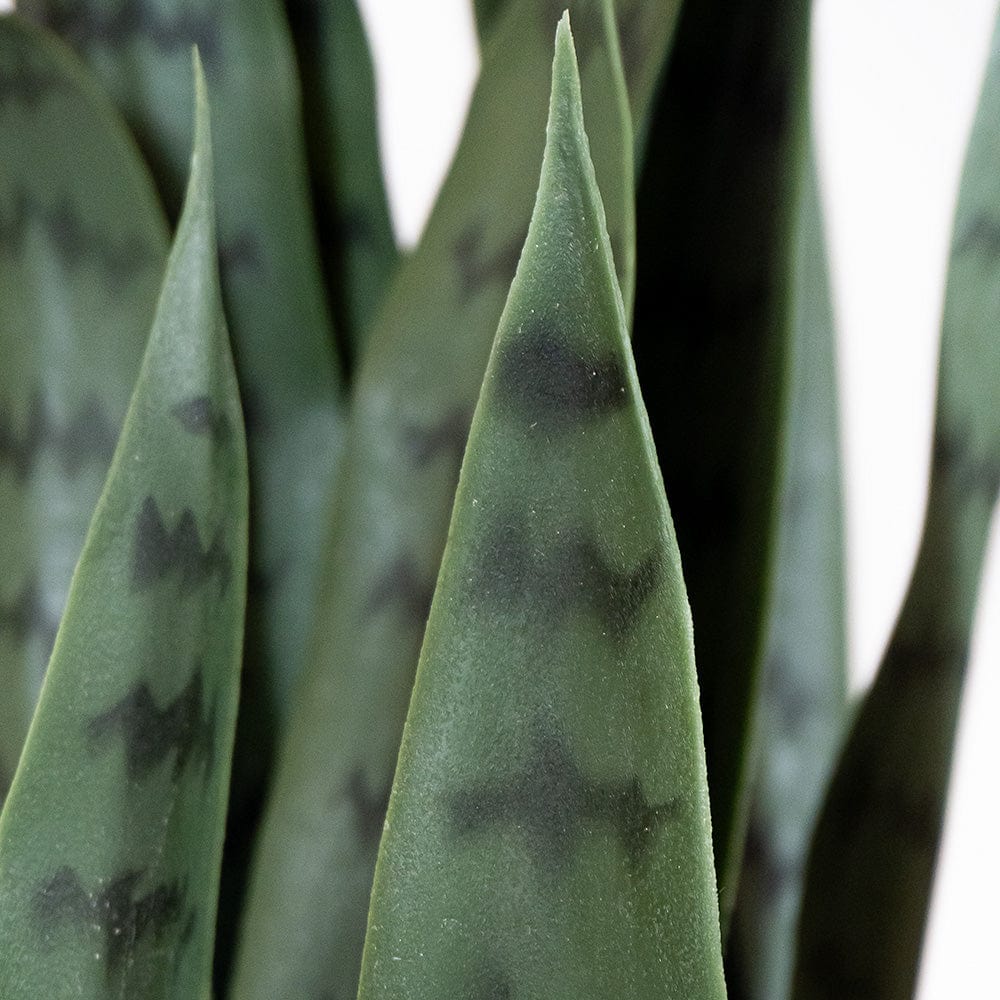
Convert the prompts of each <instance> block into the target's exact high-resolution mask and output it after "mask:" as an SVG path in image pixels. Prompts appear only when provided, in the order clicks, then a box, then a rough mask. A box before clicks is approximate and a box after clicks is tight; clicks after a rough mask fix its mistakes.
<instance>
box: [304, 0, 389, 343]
mask: <svg viewBox="0 0 1000 1000" xmlns="http://www.w3.org/2000/svg"><path fill="white" fill-rule="evenodd" d="M285 8H286V9H287V11H288V17H289V21H290V23H291V27H292V36H293V38H294V40H295V48H296V51H297V52H298V57H299V69H300V71H301V75H302V100H303V108H304V112H305V134H306V146H307V148H308V151H309V166H310V170H311V173H312V178H313V195H314V201H315V204H316V214H317V222H318V224H319V234H320V246H321V249H322V252H323V257H324V262H325V265H326V268H325V269H326V280H327V287H328V288H329V289H330V291H331V295H330V301H331V305H332V307H333V310H334V318H335V320H336V327H337V335H338V337H339V338H340V340H341V343H342V344H343V345H344V349H345V350H346V351H347V352H348V353H349V354H351V355H352V356H355V357H356V356H357V355H358V354H359V353H360V351H361V350H362V349H363V346H364V340H363V338H364V337H365V336H366V335H367V332H368V325H369V324H370V322H371V321H372V319H373V317H374V313H375V310H376V308H377V307H378V304H379V302H380V301H381V298H382V295H383V293H384V292H385V290H386V287H387V286H388V284H389V279H390V278H391V277H392V274H393V272H394V270H395V268H396V264H397V263H398V258H399V252H398V250H397V249H396V242H395V238H394V236H393V233H392V222H391V220H390V217H389V203H388V201H387V199H386V192H385V184H384V183H383V179H382V165H381V160H380V157H379V147H378V133H377V129H376V115H375V110H376V109H375V74H374V71H373V69H372V61H371V55H370V53H369V51H368V41H367V38H366V37H365V29H364V25H363V24H362V23H361V17H360V16H359V14H358V8H357V2H356V0H285Z"/></svg>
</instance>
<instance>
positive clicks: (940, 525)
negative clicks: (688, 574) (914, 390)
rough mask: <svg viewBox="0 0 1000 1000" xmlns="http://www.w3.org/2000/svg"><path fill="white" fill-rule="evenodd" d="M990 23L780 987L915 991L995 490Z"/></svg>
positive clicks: (994, 109) (885, 998)
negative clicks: (907, 492) (921, 396)
mask: <svg viewBox="0 0 1000 1000" xmlns="http://www.w3.org/2000/svg"><path fill="white" fill-rule="evenodd" d="M998 122H1000V27H998V28H997V31H996V33H995V35H994V38H993V47H992V54H991V57H990V63H989V67H988V69H987V75H986V83H985V86H984V90H983V94H982V97H981V99H980V105H979V110H978V113H977V117H976V122H975V125H974V127H973V133H972V140H971V143H970V146H969V151H968V153H967V156H966V162H965V170H964V174H963V178H962V186H961V190H960V192H959V198H958V209H957V213H956V217H955V226H954V232H953V237H952V246H951V261H950V265H949V274H948V286H947V292H946V297H945V306H944V317H943V320H942V334H941V363H940V370H939V374H938V400H937V415H936V421H935V427H934V447H933V456H932V460H931V479H930V494H929V498H928V502H927V513H926V517H925V522H924V530H923V537H922V539H921V542H920V548H919V551H918V553H917V560H916V565H915V567H914V570H913V575H912V577H911V580H910V586H909V589H908V591H907V594H906V598H905V600H904V602H903V607H902V610H901V612H900V615H899V619H898V621H897V623H896V627H895V629H894V631H893V634H892V637H891V639H890V640H889V645H888V647H887V649H886V652H885V656H884V657H883V660H882V664H881V666H880V667H879V671H878V674H877V676H876V679H875V683H874V685H873V686H872V688H871V690H870V692H869V693H868V695H867V697H866V698H865V701H864V703H863V705H862V707H861V710H860V712H859V715H858V717H857V718H856V720H855V723H854V726H853V727H852V731H851V733H850V736H849V738H848V742H847V745H846V747H845V750H844V752H843V754H842V756H841V759H840V761H839V763H838V766H837V770H836V773H835V775H834V778H833V782H832V784H831V787H830V790H829V792H828V793H827V797H826V801H825V803H824V805H823V810H822V813H821V816H820V820H819V824H818V826H817V831H816V836H815V839H814V842H813V846H812V851H811V854H810V859H809V874H808V879H807V885H806V893H805V899H804V902H803V916H802V924H801V928H800V942H799V949H800V950H799V958H798V965H797V969H796V974H795V986H794V991H793V995H794V996H795V997H796V998H800V1000H813V998H821V997H822V998H827V997H829V998H833V997H836V998H838V1000H841V998H843V997H845V996H863V997H865V998H866V1000H897V998H903V997H910V996H912V995H913V990H914V984H915V982H916V975H917V967H918V960H919V956H920V945H921V940H922V937H923V931H924V924H925V921H926V917H927V904H928V899H929V896H930V891H931V880H932V876H933V871H934V860H935V857H936V855H937V848H938V842H939V840H940V837H941V821H942V815H943V812H944V804H945V797H946V792H947V786H948V773H949V770H950V767H951V756H952V748H953V743H954V737H955V725H956V721H957V716H958V709H959V702H960V698H961V692H962V683H963V681H964V678H965V667H966V662H967V659H968V647H969V634H970V631H971V629H972V619H973V614H974V611H975V604H976V593H977V590H978V586H979V578H980V574H981V571H982V565H983V558H984V555H985V550H986V542H987V537H988V535H989V527H990V519H991V516H992V514H993V512H994V509H995V507H996V502H997V494H998V491H1000V341H998V339H997V329H998V326H1000V129H998V125H997V123H998Z"/></svg>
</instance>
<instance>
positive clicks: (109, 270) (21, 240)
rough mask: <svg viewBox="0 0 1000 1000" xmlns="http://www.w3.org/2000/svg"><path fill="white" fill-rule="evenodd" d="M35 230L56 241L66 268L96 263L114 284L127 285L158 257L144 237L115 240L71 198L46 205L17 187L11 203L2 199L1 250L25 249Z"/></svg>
mask: <svg viewBox="0 0 1000 1000" xmlns="http://www.w3.org/2000/svg"><path fill="white" fill-rule="evenodd" d="M32 229H34V230H37V231H38V232H40V233H41V234H42V235H44V237H45V238H46V239H47V240H48V241H49V242H50V243H51V244H52V246H53V248H54V249H55V251H56V254H57V255H58V256H59V259H60V260H61V261H62V263H63V265H64V266H65V267H66V268H68V269H74V268H77V267H80V266H82V265H83V264H86V263H91V264H95V265H96V266H97V267H99V268H100V269H101V271H102V272H103V273H104V276H105V278H106V280H107V281H108V283H109V285H110V286H111V287H120V286H121V285H123V284H125V283H126V282H127V281H129V280H130V279H131V278H133V277H134V276H135V275H137V274H139V273H140V272H142V271H143V270H145V269H146V268H147V267H149V266H150V264H152V263H153V262H154V260H155V259H156V257H155V255H154V254H153V253H152V252H151V250H150V248H149V247H148V246H147V245H146V244H145V243H144V242H143V241H142V240H140V239H138V238H136V237H124V238H122V239H121V240H114V239H112V238H111V237H110V236H109V235H108V234H107V233H105V232H103V231H102V230H100V229H97V228H96V227H95V226H93V225H91V224H90V223H89V222H87V221H86V220H84V219H83V218H82V217H81V216H80V214H79V213H78V212H77V210H76V208H75V207H74V206H73V205H72V204H70V202H68V201H62V202H59V203H58V204H55V205H46V204H43V203H42V202H41V201H40V200H39V199H38V198H36V197H35V195H34V194H32V193H31V192H30V191H27V190H25V189H23V188H21V189H18V190H15V191H14V192H13V195H12V197H11V199H10V202H9V203H8V202H6V200H5V201H4V202H0V249H5V250H9V251H12V252H15V253H19V252H21V251H22V250H23V248H24V245H25V241H26V238H27V235H28V232H29V231H30V230H32Z"/></svg>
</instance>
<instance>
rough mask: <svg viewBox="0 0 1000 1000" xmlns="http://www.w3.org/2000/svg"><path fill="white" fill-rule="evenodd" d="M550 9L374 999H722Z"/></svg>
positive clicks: (692, 704)
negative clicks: (509, 267) (519, 223)
mask: <svg viewBox="0 0 1000 1000" xmlns="http://www.w3.org/2000/svg"><path fill="white" fill-rule="evenodd" d="M604 224H605V219H604V212H603V209H602V206H601V201H600V195H599V194H598V191H597V183H596V178H595V175H594V171H593V167H592V165H591V162H590V158H589V155H588V146H587V139H586V135H585V134H584V130H583V116H582V108H581V101H580V90H579V79H578V77H577V73H576V61H575V57H574V50H573V44H572V40H571V36H570V31H569V24H568V18H564V19H563V21H562V23H561V24H560V26H559V32H558V35H557V38H556V55H555V62H554V65H553V83H552V101H551V111H550V118H549V125H548V141H547V145H546V152H545V160H544V163H543V166H542V176H541V181H540V185H539V192H538V200H537V203H536V207H535V211H534V215H533V217H532V221H531V225H530V228H529V229H528V234H527V241H526V243H525V249H524V253H523V254H522V256H521V260H520V263H519V265H518V270H517V276H516V277H515V279H514V283H513V285H512V287H511V291H510V297H509V299H508V301H507V305H506V308H505V310H504V313H503V318H502V319H501V321H500V329H499V332H498V333H497V338H496V343H495V345H494V349H493V353H492V357H491V360H490V363H489V367H488V369H487V373H486V379H485V382H484V385H483V390H482V395H481V396H480V399H479V404H478V407H477V410H476V415H475V418H474V420H473V424H472V430H471V433H470V439H469V445H468V448H467V450H466V453H465V459H464V462H463V465H462V475H461V480H460V483H459V487H458V494H457V498H456V502H455V511H454V515H453V518H452V522H451V528H450V531H449V542H448V548H447V550H446V552H445V556H444V561H443V564H442V568H441V574H440V576H439V578H438V584H437V589H436V591H435V595H434V602H433V605H432V608H431V613H430V619H429V621H428V624H427V632H426V637H425V640H424V645H423V650H422V652H421V657H420V666H419V669H418V672H417V679H416V684H415V687H414V691H413V700H412V702H411V704H410V711H409V714H408V717H407V722H406V731H405V734H404V737H403V745H402V748H401V751H400V759H399V766H398V769H397V772H396V781H395V784H394V787H393V793H392V799H391V801H390V806H389V813H388V816H387V818H386V824H385V835H384V837H383V840H382V846H381V849H380V852H379V860H378V868H377V874H376V879H375V887H374V890H373V892H372V906H371V914H370V918H369V927H368V935H367V939H366V943H365V958H364V966H363V969H362V977H361V987H360V991H359V998H360V1000H388V998H397V997H401V996H406V997H408V998H411V1000H424V998H427V1000H437V998H439V997H445V996H448V997H473V998H477V1000H478V998H483V1000H485V998H493V997H512V996H526V997H527V996H545V997H551V998H567V1000H569V998H572V1000H585V998H591V997H592V998H601V1000H603V998H605V997H610V996H629V997H633V998H636V1000H639V998H650V1000H653V998H657V1000H665V998H673V1000H690V998H692V997H698V998H699V1000H711V998H723V997H725V984H724V982H723V976H722V960H721V952H720V943H719V925H718V906H717V900H716V894H715V878H714V869H713V864H712V856H711V834H710V821H709V806H708V788H707V783H706V776H705V763H704V746H703V744H702V740H701V728H700V720H699V714H698V695H697V682H696V679H695V670H694V658H693V646H692V633H691V620H690V612H689V610H688V607H687V601H686V598H685V594H684V585H683V580H682V577H681V570H680V558H679V554H678V551H677V547H676V541H675V538H674V533H673V528H672V526H671V523H670V515H669V512H668V510H667V504H666V498H665V496H664V493H663V485H662V480H661V478H660V475H659V472H658V470H657V467H656V459H655V452H654V448H653V443H652V438H651V436H650V433H649V425H648V422H647V420H646V417H645V413H644V411H643V409H642V403H641V400H640V398H639V390H638V383H637V379H636V376H635V369H634V367H633V364H632V359H631V355H630V351H629V346H628V333H627V327H626V321H625V312H624V309H623V303H622V299H621V295H620V293H619V290H618V286H617V282H616V280H615V274H614V266H613V263H612V258H611V253H610V243H609V241H608V237H607V232H606V230H605V225H604Z"/></svg>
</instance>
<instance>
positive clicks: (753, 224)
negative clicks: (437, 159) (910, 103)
mask: <svg viewBox="0 0 1000 1000" xmlns="http://www.w3.org/2000/svg"><path fill="white" fill-rule="evenodd" d="M18 6H19V11H18V14H17V15H11V16H5V17H3V18H2V19H0V149H2V151H3V155H2V157H0V264H2V266H0V338H2V344H3V353H4V359H5V363H4V366H3V369H2V370H0V511H2V513H3V517H2V519H0V524H2V527H0V556H2V560H3V565H4V568H5V572H4V574H3V578H2V579H0V795H2V796H5V801H4V806H3V812H2V814H0V995H2V996H3V997H4V998H5V1000H8V998H9V1000H29V998H30V1000H37V998H39V997H46V998H54V1000H59V998H62V997H67V998H68V997H91V998H95V1000H96V998H111V997H118V998H121V997H143V998H149V1000H158V998H170V1000H195V998H199V1000H200V998H204V997H208V996H210V995H213V993H214V995H217V996H220V997H222V996H226V997H231V998H233V1000H274V998H276V997H281V998H284V997H288V998H290V1000H300V998H301V1000H329V998H337V1000H346V998H348V997H353V996H355V995H357V996H359V997H360V998H361V1000H376V998H390V997H391V998H399V997H401V996H405V997H409V998H414V1000H415V998H424V997H426V998H428V1000H431V998H434V1000H438V998H440V997H442V996H459V997H468V998H471V1000H501V998H503V1000H517V998H521V997H525V998H527V997H535V996H546V997H553V996H555V997H566V998H572V1000H578V998H580V997H605V996H618V995H624V996H629V997H634V998H637V1000H638V998H646V997H649V998H652V997H656V998H664V997H666V998H677V1000H682V998H683V1000H689V998H692V997H698V998H706V1000H709V998H723V997H725V996H726V995H727V990H728V994H729V995H730V996H733V997H746V998H753V1000H782V998H793V997H794V998H795V1000H810V998H821V997H822V998H825V997H830V998H834V997H836V998H844V997H865V998H886V1000H890V998H902V997H907V996H910V995H911V994H912V990H913V982H914V977H915V972H916V966H917V960H918V955H919V948H920V940H921V936H922V931H923V924H924V919H925V913H926V906H927V899H928V895H929V888H930V883H931V877H932V871H933V861H934V856H935V852H936V847H937V842H938V839H939V837H940V829H941V815H942V808H943V801H944V794H945V789H946V785H947V776H948V769H949V763H950V754H951V746H952V741H953V734H954V727H955V716H956V713H957V706H958V700H959V696H960V692H961V684H962V678H963V672H964V666H965V661H966V651H967V645H968V635H969V630H970V628H971V620H972V614H973V611H974V606H975V595H976V588H977V582H978V577H979V573H980V569H981V562H982V558H983V552H984V549H985V543H986V534H987V529H988V526H989V519H990V516H991V514H992V511H993V509H994V507H995V505H996V500H997V494H998V490H1000V412H998V410H1000V405H998V401H1000V349H998V346H997V343H996V337H995V329H996V322H997V319H998V317H1000V236H998V234H1000V171H998V170H997V169H996V168H997V165H998V163H1000V132H998V131H997V126H996V123H997V122H998V121H1000V36H998V40H997V41H996V42H995V44H994V49H993V55H992V59H991V62H990V67H989V70H988V75H987V81H986V85H985V89H984V94H983V98H982V106H981V109H980V112H979V117H978V119H977V125H976V128H975V131H974V135H973V139H972V144H971V147H970V152H969V155H968V160H967V165H966V172H965V177H964V180H963V187H962V193H961V196H960V200H959V206H958V215H957V219H956V225H955V237H954V244H953V253H952V259H951V273H950V277H949V286H948V299H947V304H946V308H945V315H944V324H943V338H942V356H941V373H940V385H939V402H938V415H937V423H936V428H935V444H934V462H933V468H932V477H931V486H930V500H929V503H928V510H927V521H926V527H925V532H924V537H923V542H922V545H921V549H920V554H919V557H918V560H917V564H916V566H915V569H914V574H913V579H912V583H911V587H910V590H909V593H908V595H907V598H906V602H905V604H904V607H903V610H902V612H901V615H900V618H899V622H898V625H897V628H896V631H895V633H894V635H893V638H892V641H891V643H890V645H889V648H888V650H887V653H886V657H885V662H884V663H883V664H882V667H881V670H880V672H879V676H878V680H877V681H876V683H875V686H874V687H873V689H872V691H871V692H870V694H869V695H868V696H867V697H866V698H865V700H864V702H863V704H862V705H861V706H860V708H858V709H857V710H856V711H852V709H851V707H850V706H849V705H848V702H847V695H846V686H845V665H844V635H843V633H844V621H843V592H842V588H843V579H842V578H843V568H842V557H841V502H840V486H839V467H838V459H837V453H838V443H837V438H836V422H837V414H836V398H835V392H834V378H833V340H832V324H831V320H830V307H829V293H828V289H827V285H826V270H825V260H824V250H823V233H822V222H821V212H820V202H819V196H818V192H817V188H816V182H815V170H814V166H813V163H812V159H811V155H810V152H809V145H810V144H809V141H808V121H807V112H806V109H807V105H808V102H807V89H808V81H807V71H806V69H807V63H808V59H807V49H808V38H809V14H810V4H809V2H808V0H749V2H746V3H744V4H742V5H740V7H739V9H738V10H732V9H730V7H729V6H727V5H725V4H723V3H721V2H719V0H685V3H684V6H683V9H681V6H680V4H679V2H667V3H664V2H662V0H655V2H654V0H613V2H612V0H567V2H552V0H479V2H477V4H476V14H477V18H478V23H479V26H480V33H481V38H482V43H483V59H482V72H481V77H480V80H479V82H478V85H477V87H476V91H475V94H474V96H473V99H472V103H471V107H470V110H469V115H468V120H467V123H466V126H465V131H464V134H463V137H462V140H461V143H460V146H459V149H458V151H457V153H456V155H455V158H454V162H453V163H452V166H451V169H450V172H449V174H448V177H447V179H446V181H445V184H444V186H443V188H442V190H441V192H440V195H439V197H438V200H437V204H436V206H435V208H434V211H433V213H432V216H431V219H430V222H429V224H428V226H427V229H426V232H425V234H424V236H423V238H422V240H421V242H420V245H419V246H418V247H417V248H416V250H415V251H414V252H413V253H412V254H409V255H408V256H406V257H402V256H401V255H400V254H399V253H398V251H397V249H396V247H395V245H394V243H393V240H392V234H391V228H390V225H389V216H388V210H387V208H386V202H385V193H384V190H383V188H382V184H381V175H380V168H379V159H378V150H377V146H376V142H375V127H374V87H373V83H372V73H371V66H370V62H369V56H368V52H367V49H366V43H365V37H364V32H363V30H362V26H361V22H360V20H359V18H358V14H357V11H356V9H355V7H354V0H286V3H285V4H284V6H282V5H281V4H280V3H279V2H278V0H222V2H209V0H189V2H184V3H182V2H179V0H83V2H69V0H22V2H21V3H19V5H18ZM564 7H568V8H569V14H568V15H564V14H563V8H564ZM560 18H562V19H561V20H560ZM557 24H558V29H557ZM570 24H572V29H571V28H570ZM553 36H554V37H555V49H554V58H553V45H552V39H553ZM192 46H194V47H196V53H197V54H196V57H195V67H194V73H193V74H192V72H191V64H190V59H191V50H192ZM209 104H211V107H212V118H213V120H214V127H212V126H211V125H210V120H209V118H210V113H209ZM192 106H193V107H194V109H195V112H194V116H193V121H194V124H193V127H192V124H191V121H192V116H191V114H190V109H191V107H192ZM546 109H548V118H547V124H546ZM192 148H193V150H194V152H193V156H191V155H190V150H191V149H192ZM637 206H638V210H637ZM175 222H176V224H175ZM633 331H634V332H633ZM230 351H231V352H232V353H230ZM633 351H634V355H633ZM643 399H645V403H644V402H643ZM116 442H117V443H116ZM661 469H662V473H661ZM667 497H669V498H670V508H669V509H668V506H667ZM682 563H683V576H682V571H681V567H682ZM689 601H690V603H689ZM696 660H697V668H696ZM696 670H697V672H696ZM842 745H843V747H844V749H843V752H842V753H841V755H840V758H839V763H837V764H836V765H835V758H836V757H837V754H838V749H839V748H840V747H841V746H842ZM831 775H832V778H831ZM8 786H9V787H8ZM824 797H825V799H824ZM817 816H818V820H817ZM814 826H815V836H814V837H813V829H814ZM810 843H811V845H812V846H811V847H810ZM874 942H878V948H877V950H876V948H875V947H874V944H873V943H874Z"/></svg>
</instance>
